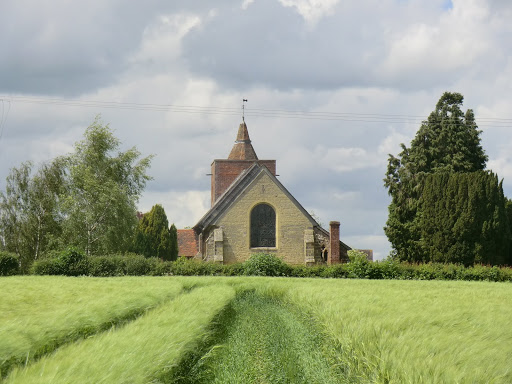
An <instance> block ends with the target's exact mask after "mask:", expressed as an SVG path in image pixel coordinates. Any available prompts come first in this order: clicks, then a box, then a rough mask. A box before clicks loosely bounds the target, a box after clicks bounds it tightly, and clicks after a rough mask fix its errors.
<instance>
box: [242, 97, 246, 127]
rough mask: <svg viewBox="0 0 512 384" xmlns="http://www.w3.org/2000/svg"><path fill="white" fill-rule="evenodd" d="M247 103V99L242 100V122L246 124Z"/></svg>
mask: <svg viewBox="0 0 512 384" xmlns="http://www.w3.org/2000/svg"><path fill="white" fill-rule="evenodd" d="M245 103H247V99H242V121H243V122H244V123H245Z"/></svg>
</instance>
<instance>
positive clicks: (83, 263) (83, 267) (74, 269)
mask: <svg viewBox="0 0 512 384" xmlns="http://www.w3.org/2000/svg"><path fill="white" fill-rule="evenodd" d="M57 260H58V261H59V262H60V264H61V267H62V273H63V274H64V275H66V276H83V275H88V274H89V259H88V258H87V256H85V255H84V254H83V253H81V252H80V251H79V250H78V249H76V248H68V249H66V250H65V251H63V252H62V253H61V254H60V255H59V257H58V258H57Z"/></svg>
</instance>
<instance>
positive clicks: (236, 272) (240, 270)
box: [222, 263, 245, 276]
mask: <svg viewBox="0 0 512 384" xmlns="http://www.w3.org/2000/svg"><path fill="white" fill-rule="evenodd" d="M244 273H245V270H244V265H243V264H242V263H234V264H226V265H223V268H222V274H223V275H224V276H241V275H243V274H244Z"/></svg>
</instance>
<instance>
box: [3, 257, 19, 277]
mask: <svg viewBox="0 0 512 384" xmlns="http://www.w3.org/2000/svg"><path fill="white" fill-rule="evenodd" d="M19 269H20V263H19V260H18V256H17V255H16V254H15V253H10V252H4V251H0V276H10V275H16V274H18V273H19Z"/></svg>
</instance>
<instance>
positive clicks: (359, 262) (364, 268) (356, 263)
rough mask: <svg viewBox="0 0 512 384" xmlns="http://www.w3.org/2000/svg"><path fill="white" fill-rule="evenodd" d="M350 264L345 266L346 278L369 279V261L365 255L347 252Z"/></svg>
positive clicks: (358, 252) (352, 251) (357, 252)
mask: <svg viewBox="0 0 512 384" xmlns="http://www.w3.org/2000/svg"><path fill="white" fill-rule="evenodd" d="M348 257H349V259H350V262H349V263H348V264H347V270H348V277H351V278H356V279H366V278H369V277H370V271H371V266H370V261H368V258H367V256H366V254H365V253H363V252H360V251H354V250H350V251H348Z"/></svg>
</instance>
